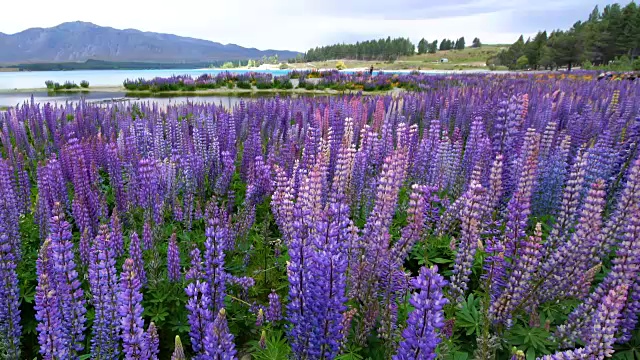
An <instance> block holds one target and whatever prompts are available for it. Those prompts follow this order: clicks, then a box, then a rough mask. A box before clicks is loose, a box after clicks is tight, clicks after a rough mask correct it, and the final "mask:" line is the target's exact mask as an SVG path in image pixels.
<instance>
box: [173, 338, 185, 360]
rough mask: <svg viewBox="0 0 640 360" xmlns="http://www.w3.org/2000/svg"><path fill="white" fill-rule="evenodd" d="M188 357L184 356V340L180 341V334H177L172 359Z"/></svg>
mask: <svg viewBox="0 0 640 360" xmlns="http://www.w3.org/2000/svg"><path fill="white" fill-rule="evenodd" d="M186 359H187V358H186V357H185V356H184V349H183V348H182V341H180V336H178V335H176V345H175V349H174V350H173V354H172V355H171V360H186Z"/></svg>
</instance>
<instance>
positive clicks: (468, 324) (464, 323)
mask: <svg viewBox="0 0 640 360" xmlns="http://www.w3.org/2000/svg"><path fill="white" fill-rule="evenodd" d="M479 307H480V300H479V299H476V298H475V296H474V295H473V294H470V295H469V297H467V301H465V302H464V303H462V309H460V310H458V312H457V313H456V327H461V328H463V329H464V330H465V331H466V334H467V335H472V334H474V333H477V334H478V333H480V327H481V326H482V323H481V314H480V310H478V309H479Z"/></svg>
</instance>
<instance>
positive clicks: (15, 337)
mask: <svg viewBox="0 0 640 360" xmlns="http://www.w3.org/2000/svg"><path fill="white" fill-rule="evenodd" d="M5 215H7V214H6V212H5V209H1V208H0V335H1V337H2V340H0V344H2V345H4V347H5V351H6V354H7V356H9V357H10V358H16V359H18V358H20V336H21V334H22V327H21V325H20V288H19V287H18V273H17V271H16V269H17V265H18V261H19V259H18V254H16V253H15V252H14V248H13V246H12V244H11V240H10V239H9V233H8V231H7V225H6V224H8V221H9V217H8V216H5Z"/></svg>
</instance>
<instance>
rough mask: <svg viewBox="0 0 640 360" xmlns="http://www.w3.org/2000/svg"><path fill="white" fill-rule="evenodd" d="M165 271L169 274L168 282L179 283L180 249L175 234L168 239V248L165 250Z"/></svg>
mask: <svg viewBox="0 0 640 360" xmlns="http://www.w3.org/2000/svg"><path fill="white" fill-rule="evenodd" d="M167 270H168V273H169V281H180V278H181V274H180V249H179V248H178V242H177V241H176V233H173V234H172V235H171V238H170V239H169V246H168V248H167Z"/></svg>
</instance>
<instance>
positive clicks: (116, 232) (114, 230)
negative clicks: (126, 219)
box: [111, 209, 124, 256]
mask: <svg viewBox="0 0 640 360" xmlns="http://www.w3.org/2000/svg"><path fill="white" fill-rule="evenodd" d="M111 244H112V245H111V246H113V249H114V251H115V254H116V256H120V255H122V254H124V238H123V236H122V225H121V224H120V218H119V217H118V211H117V210H116V209H113V213H112V214H111Z"/></svg>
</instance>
